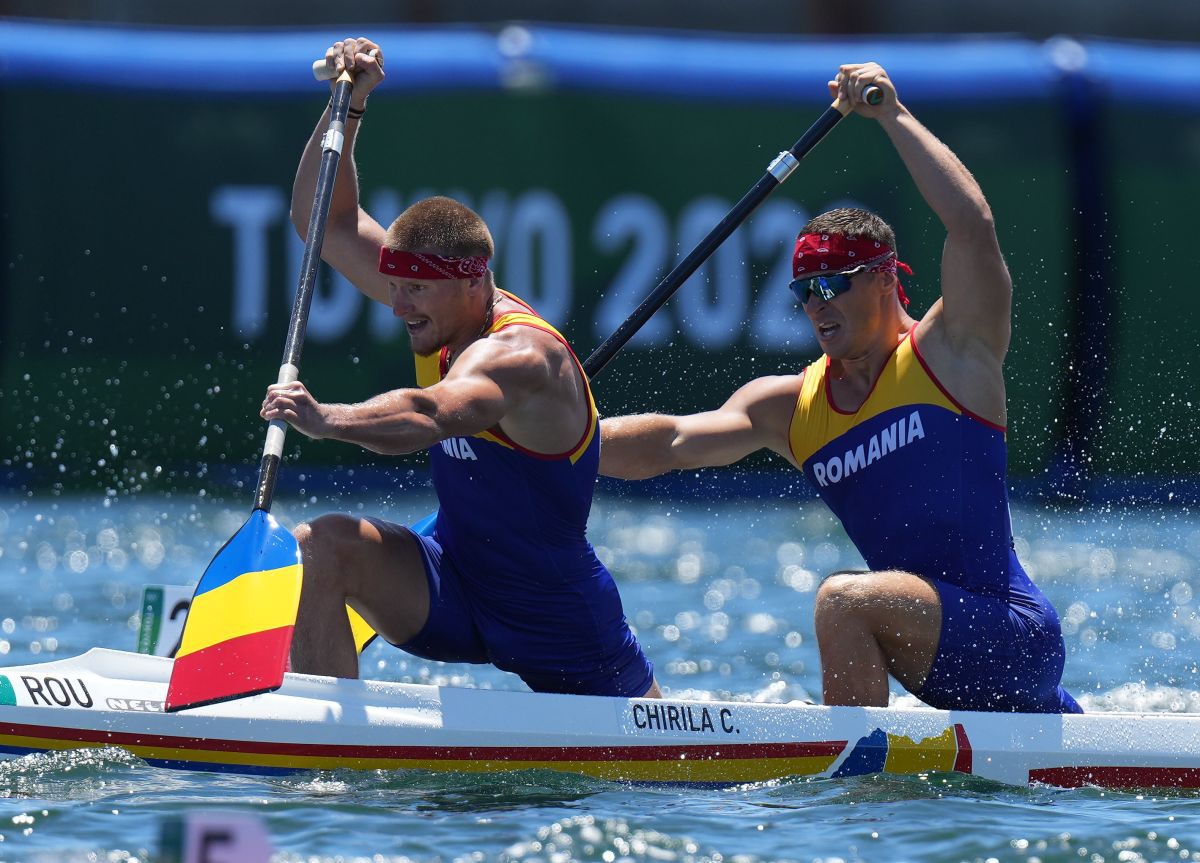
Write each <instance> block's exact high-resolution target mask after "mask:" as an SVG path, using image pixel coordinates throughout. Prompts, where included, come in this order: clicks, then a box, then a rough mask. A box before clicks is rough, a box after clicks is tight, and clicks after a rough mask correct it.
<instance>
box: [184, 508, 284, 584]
mask: <svg viewBox="0 0 1200 863" xmlns="http://www.w3.org/2000/svg"><path fill="white" fill-rule="evenodd" d="M299 562H300V547H299V546H298V545H297V544H296V539H295V537H293V536H292V534H291V531H289V530H288V529H287V528H285V527H283V525H281V524H280V523H279V522H277V521H276V520H275V517H274V516H272V515H271V514H270V513H269V512H263V511H262V510H261V509H256V510H255V511H254V512H252V513H251V514H250V517H249V518H248V519H246V523H245V524H243V525H242V526H241V528H239V529H238V532H237V533H235V534H234V535H233V537H232V538H231V539H230V540H229V542H227V543H225V546H224V547H223V548H222V549H221V550H220V551H218V552H217V554H216V556H215V557H214V558H213V559H212V563H210V564H209V565H208V569H206V570H204V575H202V576H201V577H200V583H199V584H198V585H197V586H196V596H199V595H200V594H202V593H207V592H208V591H210V590H216V589H217V588H219V587H224V586H225V585H226V584H228V583H229V582H231V581H233V580H234V579H235V578H237V577H238V576H239V575H242V574H244V573H247V572H263V571H265V570H269V569H282V568H283V567H285V566H295V565H296V564H297V563H299Z"/></svg>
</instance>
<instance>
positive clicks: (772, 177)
mask: <svg viewBox="0 0 1200 863" xmlns="http://www.w3.org/2000/svg"><path fill="white" fill-rule="evenodd" d="M863 99H864V100H865V101H866V102H867V103H868V104H870V105H878V104H879V103H880V102H882V101H883V91H882V90H880V89H879V88H878V87H875V86H870V87H867V88H866V89H865V90H863ZM849 113H850V106H849V105H848V104H845V103H843V102H842V100H841V98H838V99H835V100H834V101H833V104H832V105H830V106H829V107H828V108H826V109H825V112H824V113H823V114H821V116H820V117H818V118H817V121H816V122H815V123H813V124H812V125H811V126H809V127H808V130H807V131H806V132H805V133H804V134H803V135H801V136H800V138H799V139H798V140H797V141H796V143H795V144H793V145H792V146H791V148H790V149H788V150H784V151H783V152H782V153H780V154H779V155H778V156H776V157H775V161H773V162H772V163H771V164H770V165H768V166H767V170H766V173H764V174H763V176H762V177H761V178H760V179H759V181H758V182H757V183H755V184H754V185H753V186H752V187H751V188H750V191H748V192H746V194H745V195H743V196H742V199H741V200H740V201H738V202H737V203H736V204H734V206H733V209H731V210H730V211H729V212H728V213H726V214H725V216H724V217H723V218H722V219H721V221H719V222H718V223H717V224H716V226H715V227H714V228H713V229H712V230H711V231H709V232H708V234H707V235H705V237H704V239H702V240H701V241H700V242H699V243H698V244H697V245H696V247H695V248H694V249H692V250H691V251H690V252H689V253H688V255H687V257H686V258H684V259H683V260H682V261H680V262H679V263H678V264H676V265H675V268H674V269H673V270H671V272H669V273H667V274H666V276H664V277H663V279H662V281H661V282H659V283H658V285H657V286H656V287H655V288H654V290H653V291H651V292H650V293H649V295H647V297H646V299H644V300H642V302H641V304H640V305H638V307H637V308H636V309H634V310H633V312H632V313H631V314H630V315H629V317H627V318H626V319H625V320H624V321H623V322H622V323H621V325H620V326H619V327H617V328H616V329H615V330H614V331H613V333H612V335H610V336H609V337H608V338H607V339H605V340H604V341H603V342H601V343H600V346H599V347H598V348H596V349H595V350H594V351H592V353H591V354H590V355H589V356H588V358H587V359H586V360H584V362H583V372H584V374H586V375H587V376H588V379H589V380H590V379H592V378H595V377H596V375H598V374H600V372H601V371H602V370H603V369H604V367H605V366H606V365H608V363H609V361H610V360H611V359H612V358H613V357H615V356H616V355H617V351H619V350H621V348H622V347H624V346H625V343H626V342H628V341H629V340H630V339H631V338H633V337H634V336H635V335H637V331H638V330H640V329H641V328H642V327H643V326H644V325H645V323H646V321H648V320H650V318H651V317H652V316H653V315H654V313H655V312H657V311H658V310H659V309H660V308H662V307H663V305H664V304H665V303H666V302H667V300H669V299H670V298H671V296H672V295H673V294H674V293H675V292H676V291H677V290H679V288H680V286H682V285H683V283H684V282H686V281H687V280H688V278H689V277H690V276H691V275H692V273H694V272H696V270H697V268H698V267H699V266H700V265H701V264H703V263H704V262H705V261H706V260H708V257H709V256H710V255H711V254H712V253H713V252H715V251H716V250H717V247H718V246H720V245H721V243H723V242H725V240H726V239H728V238H729V235H730V234H732V233H733V232H734V231H735V230H737V227H738V226H739V225H740V224H741V223H742V222H744V221H746V219H748V218H749V217H750V214H751V213H753V212H754V211H755V210H756V209H758V206H759V204H761V203H762V202H763V201H765V200H766V199H767V196H768V195H770V194H771V193H772V192H774V191H775V189H776V188H778V187H779V186H780V185H781V184H782V183H783V181H784V180H786V179H787V178H788V177H789V176H791V173H792V171H794V170H795V169H796V166H797V165H799V164H800V160H801V159H803V158H804V157H805V156H806V155H808V152H809V151H810V150H812V148H813V147H815V146H817V144H819V143H821V141H822V140H823V139H824V138H825V136H826V135H828V134H829V133H830V131H832V130H833V127H834V126H836V125H837V124H838V123H839V122H841V120H842V118H843V117H845V116H847V115H848V114H849ZM436 518H437V513H436V512H435V513H432V514H430V515H428V516H426V517H425V518H423V519H422V520H421V522H420V524H421V525H422V526H423V527H424V528H425V529H424V530H423V531H421V532H422V533H425V534H427V535H428V534H429V533H432V531H433V528H434V526H435V524H436V522H435V519H436Z"/></svg>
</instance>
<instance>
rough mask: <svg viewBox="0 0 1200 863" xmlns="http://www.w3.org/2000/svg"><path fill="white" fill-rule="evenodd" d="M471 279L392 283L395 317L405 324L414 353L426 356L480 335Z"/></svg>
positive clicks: (393, 312) (389, 285)
mask: <svg viewBox="0 0 1200 863" xmlns="http://www.w3.org/2000/svg"><path fill="white" fill-rule="evenodd" d="M473 281H479V280H472V279H439V280H437V281H407V280H406V281H389V282H388V289H389V294H390V296H391V301H392V314H393V315H395V316H396V317H398V318H400V319H401V320H403V321H404V327H405V329H406V330H407V331H408V338H409V340H410V341H411V342H412V349H413V353H416V354H420V355H422V356H427V355H429V354H432V353H436V352H437V351H439V350H441V349H442V348H443V347H445V346H446V345H450V346H451V347H456V346H458V345H459V344H465V343H466V342H467V341H469V340H470V339H472V338H474V337H475V336H476V335H477V334H478V331H479V310H478V309H477V308H476V306H477V305H478V304H477V303H473V302H472V301H471V298H472V282H473Z"/></svg>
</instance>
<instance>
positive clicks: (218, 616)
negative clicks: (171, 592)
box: [165, 509, 302, 712]
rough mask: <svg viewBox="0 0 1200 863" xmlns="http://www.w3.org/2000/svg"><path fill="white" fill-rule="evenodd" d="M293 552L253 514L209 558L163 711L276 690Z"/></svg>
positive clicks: (296, 580) (294, 590) (291, 621)
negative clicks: (210, 558)
mask: <svg viewBox="0 0 1200 863" xmlns="http://www.w3.org/2000/svg"><path fill="white" fill-rule="evenodd" d="M301 578H302V570H301V566H300V547H299V545H297V544H296V539H295V537H293V536H292V534H291V532H290V531H288V530H287V529H285V528H284V527H282V526H281V525H280V524H279V522H277V521H276V520H275V518H274V516H272V515H271V514H270V513H269V512H265V511H263V510H261V509H256V510H255V511H254V512H253V513H251V514H250V518H249V519H247V520H246V523H245V524H243V525H242V527H241V529H240V530H238V532H237V533H236V534H234V535H233V538H232V539H230V540H229V542H227V543H225V545H224V547H222V548H221V550H220V551H218V552H217V555H216V557H214V558H213V559H212V563H210V564H209V565H208V569H206V570H205V571H204V575H202V576H201V577H200V583H199V584H198V585H196V593H195V595H194V596H193V597H192V607H191V610H190V611H189V612H188V616H187V624H186V625H185V627H184V630H183V640H182V642H181V643H180V645H179V652H178V653H177V654H176V656H175V667H174V670H173V671H172V672H171V681H170V683H169V685H168V687H167V701H166V705H165V709H166V710H167V711H168V712H170V711H175V710H183V709H185V708H188V707H198V706H200V705H202V704H213V703H215V702H218V701H227V700H229V699H231V698H240V697H242V696H245V695H253V694H255V693H259V692H270V691H272V690H275V689H278V688H279V686H280V684H282V683H283V674H284V672H285V671H287V664H288V650H289V649H290V648H291V645H292V630H293V628H294V627H295V625H296V609H297V607H298V606H299V604H300V583H301Z"/></svg>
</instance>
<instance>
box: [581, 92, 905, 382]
mask: <svg viewBox="0 0 1200 863" xmlns="http://www.w3.org/2000/svg"><path fill="white" fill-rule="evenodd" d="M863 96H864V98H865V99H866V101H867V102H869V103H871V104H878V103H879V101H881V99H882V96H883V92H882V91H880V90H879V89H878V88H877V87H873V86H872V87H868V88H867V89H866V90H865V91H864V93H863ZM841 107H843V106H840V103H839V102H834V103H833V104H832V105H830V106H829V107H828V108H826V109H825V113H823V114H822V115H821V116H820V117H818V118H817V121H816V122H815V123H813V124H812V125H811V126H809V127H808V131H807V132H805V133H804V134H803V135H801V136H800V140H798V141H797V142H796V143H795V144H793V145H792V148H791V149H790V150H785V151H784V152H782V153H780V154H779V156H778V158H776V159H775V161H774V162H772V163H771V164H770V166H769V167H768V168H767V172H766V173H765V174H763V176H762V178H761V179H760V180H759V181H758V182H757V183H755V184H754V186H753V187H752V188H751V189H750V191H748V192H747V193H746V194H745V195H743V196H742V199H741V200H740V201H738V202H737V203H736V204H735V205H734V207H733V209H732V210H730V211H729V212H728V213H726V214H725V217H724V218H722V219H721V221H720V222H718V223H717V225H716V227H714V228H713V229H712V230H711V231H709V232H708V234H707V236H705V237H704V239H703V240H701V241H700V242H699V244H698V245H697V246H696V248H694V249H692V250H691V251H690V252H689V253H688V255H687V257H686V258H684V259H683V260H682V261H680V262H679V263H678V264H676V265H675V269H673V270H671V272H669V273H667V275H666V276H665V277H664V278H663V280H662V281H661V282H659V283H658V286H657V287H656V288H655V289H654V290H653V291H651V292H650V294H649V296H647V297H646V299H644V300H642V302H641V305H639V306H638V307H637V308H636V309H634V310H633V313H632V314H631V315H630V316H629V317H628V318H626V319H625V321H624V322H623V323H622V324H621V325H620V326H619V327H617V328H616V330H614V331H613V334H612V335H611V336H609V337H608V338H607V339H605V340H604V341H603V342H601V344H600V346H599V347H598V348H596V350H594V351H592V353H591V356H589V357H588V358H587V359H586V360H585V361H584V363H583V371H584V374H586V375H587V376H588V377H589V378H594V377H595V376H596V375H598V374H600V372H601V370H602V369H603V368H604V367H605V366H606V365H608V363H609V361H610V360H611V359H612V358H613V357H614V356H616V354H617V351H619V350H621V348H623V347H624V346H625V343H626V342H628V341H629V340H630V339H631V338H633V337H634V336H635V335H636V334H637V331H638V330H640V329H641V328H642V326H643V325H644V324H645V323H646V321H648V320H650V318H651V317H652V316H653V315H654V313H655V312H657V311H658V310H659V309H660V308H662V306H663V304H664V303H666V301H667V300H669V299H670V298H671V295H672V294H674V293H675V292H676V291H677V290H679V287H680V285H682V284H683V283H684V282H686V281H687V280H688V277H690V276H691V275H692V273H694V272H696V270H697V268H698V267H699V266H700V265H701V264H703V263H704V262H705V261H706V260H708V257H709V255H711V254H712V253H713V252H715V251H716V250H717V247H718V246H720V245H721V243H723V242H725V240H726V239H727V238H728V237H729V235H730V234H732V233H733V232H734V230H736V229H737V227H738V225H740V224H741V223H742V222H744V221H746V219H747V218H749V216H750V214H751V213H753V212H754V211H755V210H756V209H757V208H758V205H759V204H761V203H762V202H763V201H765V200H766V199H767V196H768V195H770V194H771V193H772V192H773V191H775V189H776V187H777V186H779V185H780V184H781V183H782V182H783V181H784V180H786V179H787V178H788V175H789V174H791V173H792V171H793V170H794V169H795V167H796V165H797V164H798V163H799V162H800V160H801V159H803V158H804V157H805V156H806V155H807V154H808V151H809V150H811V149H812V148H813V147H815V146H817V144H819V143H820V142H821V139H822V138H824V137H825V136H826V135H828V134H829V132H830V130H832V129H833V127H834V126H836V125H837V124H838V123H839V122H840V121H841V119H842V117H844V116H845V114H843V113H842V110H841ZM846 110H847V112H848V111H849V108H848V106H846Z"/></svg>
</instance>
